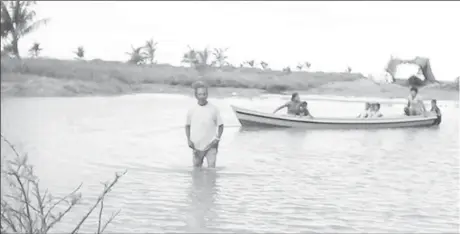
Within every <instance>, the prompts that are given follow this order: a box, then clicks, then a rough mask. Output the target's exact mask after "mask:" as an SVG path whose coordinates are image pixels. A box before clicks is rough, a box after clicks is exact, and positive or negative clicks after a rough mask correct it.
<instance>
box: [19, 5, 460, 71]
mask: <svg viewBox="0 0 460 234" xmlns="http://www.w3.org/2000/svg"><path fill="white" fill-rule="evenodd" d="M35 10H36V12H37V19H40V18H49V19H50V21H49V23H48V24H47V25H45V26H42V27H41V28H39V29H38V30H37V31H36V32H34V33H32V34H30V35H28V36H27V37H25V38H24V39H23V40H22V41H21V42H20V43H21V44H20V51H21V53H22V54H25V53H27V50H28V48H30V47H31V45H32V44H33V43H34V42H39V43H40V44H41V46H42V47H43V51H42V54H41V55H42V56H47V57H55V58H61V59H73V58H74V57H75V56H74V54H73V51H75V50H76V48H77V47H78V46H83V47H84V48H85V50H86V54H85V56H86V58H87V59H94V58H99V59H103V60H121V61H127V60H128V59H129V55H127V54H126V52H129V51H130V50H131V46H142V45H143V44H144V43H145V41H146V40H148V39H150V38H153V39H154V40H155V41H156V42H158V50H157V55H156V60H157V61H158V63H169V64H173V65H180V61H181V58H182V55H183V54H184V53H185V52H186V51H187V48H188V47H187V46H191V47H192V48H196V49H204V48H205V47H209V48H227V47H228V48H229V49H228V52H227V56H228V57H229V59H228V60H229V62H231V63H233V64H235V65H239V64H240V63H241V62H243V61H247V60H253V59H254V60H256V61H265V62H267V63H268V64H269V66H270V67H271V68H273V69H281V68H283V67H286V66H290V67H291V68H294V67H295V66H296V65H297V64H298V63H300V62H305V61H308V62H310V63H311V70H313V71H325V72H342V71H345V69H346V68H347V67H348V66H350V67H351V68H352V69H353V71H354V72H361V73H363V74H364V75H367V74H377V73H379V72H383V69H384V67H385V65H386V63H387V62H388V60H389V58H390V56H391V55H393V56H396V57H401V58H405V59H410V58H414V57H415V56H425V57H428V58H430V60H431V65H432V69H433V73H434V75H435V76H436V78H437V79H438V80H453V79H455V77H458V76H460V58H459V57H458V56H459V55H460V43H459V42H460V30H458V28H460V25H459V24H460V14H458V12H460V2H458V1H446V2H440V1H431V2H420V1H414V2H411V1H408V2H399V1H391V2H387V1H385V2H384V1H378V2H364V1H356V2H320V1H318V2H313V1H304V2H302V1H292V2H288V1H279V2H275V1H266V2H263V1H254V2H243V1H234V2H232V1H229V2H218V1H216V2H210V1H202V2H179V1H164V2H160V1H151V2H149V1H139V2H135V1H121V2H120V1H118V2H109V1H101V2H90V1H82V2H78V1H67V2H64V1H62V2H59V1H47V2H41V1H38V2H37V5H36V7H35ZM455 28H457V30H455Z"/></svg>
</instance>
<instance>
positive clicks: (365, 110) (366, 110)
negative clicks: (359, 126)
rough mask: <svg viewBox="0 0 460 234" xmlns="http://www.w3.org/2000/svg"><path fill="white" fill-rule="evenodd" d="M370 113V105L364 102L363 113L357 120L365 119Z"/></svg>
mask: <svg viewBox="0 0 460 234" xmlns="http://www.w3.org/2000/svg"><path fill="white" fill-rule="evenodd" d="M370 113H371V103H369V102H366V103H365V104H364V111H363V112H362V113H361V114H359V115H358V118H367V117H369V115H370Z"/></svg>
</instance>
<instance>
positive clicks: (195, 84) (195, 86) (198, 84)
mask: <svg viewBox="0 0 460 234" xmlns="http://www.w3.org/2000/svg"><path fill="white" fill-rule="evenodd" d="M192 88H193V89H194V90H195V93H196V91H197V90H198V89H199V88H205V89H206V91H208V84H206V83H205V82H203V81H200V80H199V81H195V82H193V84H192Z"/></svg>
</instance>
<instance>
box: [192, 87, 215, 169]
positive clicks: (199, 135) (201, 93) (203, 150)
mask: <svg viewBox="0 0 460 234" xmlns="http://www.w3.org/2000/svg"><path fill="white" fill-rule="evenodd" d="M192 87H193V89H194V91H195V98H196V99H197V101H198V102H197V105H195V106H194V107H192V108H191V109H190V110H189V111H188V113H187V122H186V124H185V134H186V136H187V140H188V146H189V147H190V148H191V149H193V166H194V167H201V166H202V165H203V161H204V158H205V157H206V161H207V162H208V167H211V168H215V167H216V156H217V149H218V147H219V141H220V137H221V136H222V133H223V132H224V124H223V122H222V118H221V117H220V112H219V109H218V108H217V107H216V106H214V105H212V104H211V103H209V102H208V86H207V85H206V84H205V83H203V82H201V81H198V82H196V83H194V84H193V85H192Z"/></svg>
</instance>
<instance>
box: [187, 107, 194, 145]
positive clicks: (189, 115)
mask: <svg viewBox="0 0 460 234" xmlns="http://www.w3.org/2000/svg"><path fill="white" fill-rule="evenodd" d="M191 123H192V113H191V111H189V112H187V120H186V121H185V136H187V142H188V146H189V147H190V148H192V149H193V148H195V146H194V145H193V143H192V141H191V140H190V125H191Z"/></svg>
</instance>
